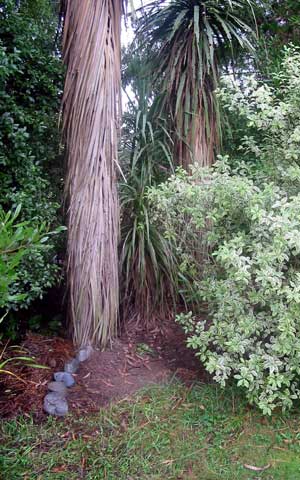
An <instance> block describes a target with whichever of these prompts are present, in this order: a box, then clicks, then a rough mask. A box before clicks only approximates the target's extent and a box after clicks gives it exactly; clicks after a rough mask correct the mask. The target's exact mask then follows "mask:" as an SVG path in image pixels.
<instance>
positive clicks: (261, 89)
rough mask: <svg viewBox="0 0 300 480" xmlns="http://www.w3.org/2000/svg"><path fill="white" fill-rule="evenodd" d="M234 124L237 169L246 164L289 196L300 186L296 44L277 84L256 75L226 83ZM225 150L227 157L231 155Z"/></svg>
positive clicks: (229, 142)
mask: <svg viewBox="0 0 300 480" xmlns="http://www.w3.org/2000/svg"><path fill="white" fill-rule="evenodd" d="M219 97H220V99H221V102H222V105H223V108H225V110H226V111H227V112H228V114H229V119H231V120H232V122H233V124H232V127H233V128H232V135H229V136H227V139H226V149H225V150H226V151H227V153H229V155H230V163H231V165H233V166H236V165H238V164H239V163H240V162H241V161H243V162H244V163H245V167H246V169H247V174H248V175H249V174H250V175H251V176H252V177H253V176H255V177H257V181H258V182H262V181H269V180H270V179H271V180H272V181H274V182H276V183H277V184H278V185H281V186H282V188H284V189H285V190H286V191H287V192H289V193H291V194H295V193H298V192H299V188H300V49H299V48H296V47H293V46H290V47H286V48H285V49H284V51H283V60H282V64H281V68H280V70H279V72H278V73H276V74H274V75H273V78H272V84H271V85H269V84H263V83H261V82H258V81H257V80H256V79H255V78H254V77H253V78H250V79H249V80H247V81H246V80H245V79H243V82H242V83H232V82H231V81H229V82H228V81H226V82H225V85H224V87H223V88H222V89H220V91H219ZM226 151H225V153H226Z"/></svg>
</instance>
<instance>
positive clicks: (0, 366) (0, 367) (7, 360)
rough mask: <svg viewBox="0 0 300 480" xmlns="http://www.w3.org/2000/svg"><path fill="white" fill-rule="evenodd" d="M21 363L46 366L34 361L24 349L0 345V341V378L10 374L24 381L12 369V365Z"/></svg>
mask: <svg viewBox="0 0 300 480" xmlns="http://www.w3.org/2000/svg"><path fill="white" fill-rule="evenodd" d="M1 321H2V319H0V323H1ZM20 364H21V365H23V366H27V367H30V368H48V367H46V366H44V365H39V364H37V363H36V362H35V359H34V358H33V357H30V356H28V354H27V352H26V350H25V349H24V348H22V347H19V346H12V345H11V346H8V343H6V345H4V346H2V344H1V342H0V380H1V377H2V376H3V375H11V376H12V377H16V378H17V379H18V380H20V381H22V382H25V380H22V378H21V377H19V376H18V375H17V374H15V373H14V372H13V371H12V368H11V367H12V366H16V365H20Z"/></svg>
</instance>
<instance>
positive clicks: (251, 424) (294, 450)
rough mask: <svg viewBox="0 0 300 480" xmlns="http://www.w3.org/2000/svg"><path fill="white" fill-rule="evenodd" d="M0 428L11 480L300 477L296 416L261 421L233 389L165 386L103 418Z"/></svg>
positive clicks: (29, 421) (28, 421)
mask: <svg viewBox="0 0 300 480" xmlns="http://www.w3.org/2000/svg"><path fill="white" fill-rule="evenodd" d="M0 428H1V437H2V438H3V441H2V444H1V459H0V462H1V472H2V473H3V475H4V477H5V479H7V480H16V479H21V478H24V477H26V475H27V476H28V477H29V478H36V477H38V475H40V476H41V477H42V478H43V479H45V480H46V479H47V480H48V479H49V480H50V479H51V480H78V478H80V476H81V477H82V476H83V475H84V476H85V478H86V479H87V480H102V479H103V478H106V479H107V480H115V479H119V480H128V479H129V478H133V479H136V480H161V479H162V478H166V479H180V478H182V479H188V478H190V479H193V478H195V479H201V480H250V479H252V480H255V479H258V478H259V479H261V480H271V479H272V480H283V479H285V480H296V479H297V478H298V477H299V468H300V460H299V458H300V456H299V454H300V438H299V414H298V412H294V413H293V415H289V416H282V415H279V414H274V416H273V417H272V418H270V419H269V418H262V416H261V414H260V413H259V412H257V411H255V409H253V410H251V411H250V412H249V407H248V406H247V405H246V404H245V402H244V401H243V400H242V399H241V398H240V396H239V395H238V392H236V390H235V389H233V388H227V389H226V391H222V390H221V389H220V388H218V387H216V386H215V385H203V384H202V385H199V384H198V385H197V384H196V385H194V386H193V388H188V389H187V388H186V386H185V385H181V384H179V383H176V382H173V383H171V384H169V383H167V384H164V385H160V386H152V387H151V388H148V389H147V390H144V391H142V392H140V393H138V394H137V395H136V396H133V397H131V398H130V399H129V400H123V401H122V402H116V403H115V404H114V405H112V406H111V407H108V408H105V409H101V410H100V411H99V412H97V413H91V414H89V415H86V414H85V415H82V416H77V415H76V416H74V415H71V416H70V417H69V418H67V419H65V420H64V421H63V422H59V421H57V419H55V418H48V419H46V420H45V421H44V422H36V421H34V419H33V418H31V417H28V416H26V417H23V416H19V417H18V418H16V419H11V420H9V421H3V422H2V426H1V427H0ZM62 445H63V448H62ZM82 459H85V461H83V460H82ZM246 465H248V466H249V465H250V466H253V467H256V468H263V467H266V466H268V468H267V469H266V470H265V471H263V470H262V471H253V470H252V471H251V470H249V468H247V467H246Z"/></svg>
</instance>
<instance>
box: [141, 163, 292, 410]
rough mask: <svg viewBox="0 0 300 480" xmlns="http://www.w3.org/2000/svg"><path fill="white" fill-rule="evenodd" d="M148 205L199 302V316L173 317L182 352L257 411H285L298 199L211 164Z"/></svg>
mask: <svg viewBox="0 0 300 480" xmlns="http://www.w3.org/2000/svg"><path fill="white" fill-rule="evenodd" d="M149 198H150V200H151V202H152V204H153V209H154V213H153V219H154V221H155V222H156V225H157V228H160V229H161V230H162V231H163V232H164V234H165V235H166V236H167V237H168V238H172V241H173V244H174V245H176V251H177V256H178V263H179V265H180V271H179V282H181V285H182V287H183V288H182V291H183V292H184V291H185V290H186V289H187V288H186V287H187V284H189V285H188V286H189V291H193V293H194V295H195V296H196V299H197V301H198V302H207V308H208V315H207V318H204V319H202V318H200V317H199V315H197V312H196V311H195V313H194V315H193V314H192V313H189V314H182V315H179V316H178V321H179V322H180V323H181V324H182V325H183V326H184V329H185V331H186V333H187V335H188V340H187V343H188V345H189V346H190V347H191V348H193V349H195V350H196V352H197V353H196V355H197V356H199V358H200V359H201V360H202V362H203V363H204V365H205V367H206V369H207V370H208V371H209V372H210V373H212V374H214V379H215V380H216V381H217V382H219V383H220V384H221V385H223V386H225V385H226V384H227V382H228V381H229V380H230V379H232V378H233V379H235V381H236V382H237V384H238V385H239V386H240V387H242V388H244V389H245V391H246V395H247V397H248V399H249V400H250V401H251V402H252V403H255V404H257V405H258V406H259V408H261V409H262V411H263V412H264V413H266V414H270V413H271V411H272V409H273V408H275V407H276V406H281V407H283V409H285V408H290V407H291V406H292V401H293V400H294V399H298V398H299V397H300V389H299V378H300V215H299V212H300V195H296V196H294V197H291V198H290V199H289V198H288V197H287V195H286V193H285V192H284V191H282V190H281V189H280V188H279V187H278V186H276V185H275V184H271V183H266V184H263V185H261V187H258V186H256V185H255V183H254V182H253V181H252V180H250V179H248V178H246V177H243V176H242V175H232V172H231V171H230V169H229V168H228V166H227V165H226V163H224V162H220V163H219V164H218V165H217V166H216V168H215V169H214V170H211V171H205V170H200V171H198V172H195V173H194V175H193V176H191V177H188V176H187V175H185V174H184V173H183V172H180V173H179V174H178V175H177V176H174V177H172V178H171V179H170V180H169V181H168V182H167V183H165V184H163V185H161V186H160V187H159V188H156V189H152V191H151V192H150V193H149ZM195 252H196V253H195ZM182 279H184V281H182ZM189 301H190V300H189V298H187V303H188V302H189Z"/></svg>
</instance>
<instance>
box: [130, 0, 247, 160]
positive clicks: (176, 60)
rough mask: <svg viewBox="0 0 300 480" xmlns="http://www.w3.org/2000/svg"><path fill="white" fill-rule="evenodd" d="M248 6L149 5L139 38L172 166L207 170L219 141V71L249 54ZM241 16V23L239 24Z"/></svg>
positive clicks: (215, 0)
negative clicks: (156, 87)
mask: <svg viewBox="0 0 300 480" xmlns="http://www.w3.org/2000/svg"><path fill="white" fill-rule="evenodd" d="M252 4H253V0H235V1H232V0H173V1H172V2H169V1H166V0H154V1H153V2H152V3H150V5H149V6H148V7H147V8H146V13H147V14H146V16H145V20H144V22H143V24H142V26H141V28H140V31H139V35H140V37H141V39H142V41H143V42H144V44H146V45H147V46H148V48H149V47H150V48H151V49H152V57H153V58H152V61H153V67H152V69H153V71H154V72H155V74H156V77H157V78H158V79H159V81H160V82H161V83H162V91H163V93H164V96H163V97H162V105H163V107H162V108H165V110H166V112H167V114H168V115H169V116H170V118H171V124H172V128H173V130H174V132H175V133H174V159H175V163H178V164H179V165H181V166H183V167H184V168H185V169H188V167H189V165H190V164H192V163H193V164H198V165H200V166H209V165H211V164H212V163H213V161H214V157H215V148H216V146H217V145H218V139H219V126H220V123H219V111H218V103H217V98H216V95H215V89H216V88H217V86H218V79H219V68H220V67H221V66H222V65H224V64H225V65H226V64H227V65H230V62H231V61H232V58H233V52H234V51H235V50H237V51H239V50H241V49H242V48H243V49H245V48H246V49H248V50H249V49H250V50H251V49H252V43H251V40H252V41H253V32H252V29H251V27H250V25H248V24H251V23H252ZM244 16H245V18H246V20H245V21H244V20H243V17H244Z"/></svg>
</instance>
